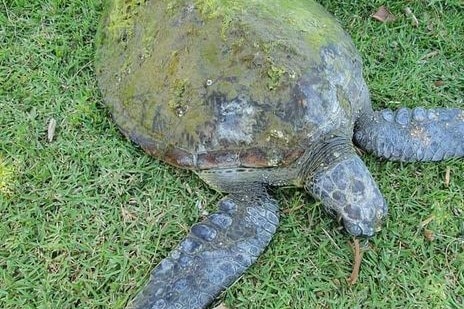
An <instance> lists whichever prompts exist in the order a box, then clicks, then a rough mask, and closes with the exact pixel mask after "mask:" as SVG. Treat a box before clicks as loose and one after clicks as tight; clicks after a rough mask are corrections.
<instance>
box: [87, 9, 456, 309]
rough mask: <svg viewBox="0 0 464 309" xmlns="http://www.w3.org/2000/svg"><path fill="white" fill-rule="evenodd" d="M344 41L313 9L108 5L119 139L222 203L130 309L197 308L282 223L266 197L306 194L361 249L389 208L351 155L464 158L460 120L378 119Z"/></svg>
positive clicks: (449, 114)
mask: <svg viewBox="0 0 464 309" xmlns="http://www.w3.org/2000/svg"><path fill="white" fill-rule="evenodd" d="M361 67H362V64H361V59H360V56H359V55H358V52H357V51H356V49H355V47H354V45H353V43H352V41H351V39H350V38H349V36H348V35H347V34H346V33H345V32H344V31H343V30H342V28H341V27H340V26H339V24H338V23H337V22H336V20H335V19H334V18H333V17H332V16H331V15H330V14H329V13H327V12H326V11H325V10H324V9H323V8H322V7H321V6H320V5H318V4H317V3H315V2H313V1H310V0H266V1H259V0H157V1H150V0H148V1H143V0H139V1H127V0H114V1H110V4H109V6H108V8H107V9H106V13H105V15H104V18H103V22H102V26H101V28H100V31H99V36H98V39H97V58H96V74H97V77H98V81H99V86H100V88H101V90H102V94H103V99H104V101H105V103H106V104H107V105H108V106H109V108H110V111H111V114H112V116H113V119H114V120H115V122H116V123H117V125H118V126H119V127H120V129H121V130H122V132H123V133H124V134H125V135H126V136H127V137H128V138H130V139H131V140H132V141H134V142H135V143H136V144H138V145H140V146H141V147H142V148H143V149H144V150H145V151H146V152H147V153H149V154H151V155H153V156H154V157H156V158H158V159H160V160H163V161H165V162H167V163H169V164H172V165H174V166H177V167H180V168H184V169H189V170H192V171H194V172H195V173H196V174H197V175H198V176H199V177H200V178H201V179H203V180H204V181H205V182H206V183H207V184H209V185H210V186H211V187H212V188H214V189H216V190H219V191H221V192H224V193H225V194H226V195H225V197H224V198H223V199H221V200H220V201H219V203H218V210H217V212H215V213H213V214H211V215H209V216H208V217H207V218H206V219H205V220H204V221H203V222H201V223H198V224H195V225H194V226H193V227H192V228H191V231H190V233H189V234H188V235H187V237H186V238H185V239H184V240H183V241H182V242H181V243H180V244H179V246H178V247H177V248H176V249H174V250H173V251H172V252H171V253H170V255H169V256H168V257H166V258H165V259H164V260H162V261H161V262H160V263H159V265H158V266H156V268H155V269H154V270H153V272H152V275H151V277H150V280H149V282H148V285H147V286H146V287H145V289H144V290H143V291H142V292H141V293H140V294H139V296H138V297H136V299H135V301H134V302H133V304H132V305H133V306H134V307H136V308H204V307H205V306H207V305H208V304H209V303H210V302H211V301H212V300H213V299H214V298H215V296H216V295H217V294H218V293H219V292H220V291H221V290H223V289H224V288H226V287H227V286H229V285H230V284H231V283H232V282H233V281H234V280H236V279H237V278H238V277H239V276H240V275H241V274H242V273H243V272H244V271H245V270H246V269H247V268H248V267H249V266H250V265H251V264H252V263H253V262H254V261H256V259H257V258H258V256H259V255H260V254H261V253H262V252H263V250H264V249H265V247H266V245H267V244H268V243H269V241H270V240H271V238H272V236H273V234H274V233H275V232H276V229H277V225H278V223H279V214H278V203H277V201H276V200H275V199H273V198H272V197H271V196H270V195H269V194H268V190H267V188H268V187H269V186H297V187H303V188H304V189H305V190H306V191H307V192H308V193H309V194H311V195H312V196H314V197H315V198H317V199H320V200H321V201H322V203H323V205H324V206H325V208H326V209H327V210H329V212H331V213H333V214H335V215H336V216H337V217H338V218H340V219H341V221H342V222H343V224H344V226H345V228H346V230H347V231H348V232H349V233H350V234H352V235H355V236H372V235H373V234H374V233H375V231H376V230H377V229H378V228H379V226H380V222H381V221H382V219H383V218H384V217H385V215H386V213H387V203H386V202H385V200H384V198H383V197H382V195H381V193H380V191H379V189H378V187H377V185H376V183H375V181H374V180H373V178H372V176H371V175H370V173H369V171H368V170H367V168H366V166H365V165H364V163H363V162H362V161H361V159H360V158H359V156H358V155H357V153H356V152H355V150H354V146H353V142H354V144H356V145H357V146H358V147H360V148H362V149H364V150H367V151H369V152H372V153H374V154H375V155H377V156H379V157H382V158H386V159H391V160H397V161H436V160H442V159H446V158H451V157H462V156H464V111H462V110H459V109H445V108H435V109H428V110H427V109H424V108H421V107H417V108H414V109H407V108H401V109H399V110H396V111H391V110H382V111H373V109H372V107H371V102H370V99H369V92H368V89H367V87H366V84H365V82H364V80H363V77H362V72H361Z"/></svg>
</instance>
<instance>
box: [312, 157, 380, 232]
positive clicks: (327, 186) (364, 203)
mask: <svg viewBox="0 0 464 309" xmlns="http://www.w3.org/2000/svg"><path fill="white" fill-rule="evenodd" d="M305 188H306V190H307V191H308V192H309V193H311V194H312V195H313V196H314V197H316V198H318V199H320V200H321V201H322V203H323V204H324V207H325V208H326V209H327V210H328V211H329V212H330V213H333V214H335V215H336V216H338V217H340V218H341V219H342V220H343V224H344V225H345V229H346V230H347V231H348V233H350V234H352V235H355V236H361V235H362V236H373V235H374V233H375V232H376V231H378V229H379V228H380V223H381V222H382V219H383V218H384V217H385V216H386V214H387V203H386V202H385V199H384V198H383V196H382V194H381V193H380V191H379V188H378V187H377V184H376V183H375V181H374V179H373V178H372V176H371V174H370V173H369V171H368V169H367V167H366V165H365V164H364V162H362V161H361V159H360V158H359V157H358V156H357V155H354V154H353V155H351V156H348V157H347V158H346V159H344V160H342V161H340V162H336V163H334V164H332V165H331V166H329V167H328V168H324V169H321V170H320V171H317V172H316V173H315V176H314V177H311V178H310V180H309V181H308V182H307V183H306V185H305Z"/></svg>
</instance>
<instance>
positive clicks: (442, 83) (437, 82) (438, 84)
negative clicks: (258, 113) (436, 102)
mask: <svg viewBox="0 0 464 309" xmlns="http://www.w3.org/2000/svg"><path fill="white" fill-rule="evenodd" d="M433 84H434V85H435V87H441V86H443V85H444V84H445V82H444V81H442V80H436V81H435V82H434V83H433Z"/></svg>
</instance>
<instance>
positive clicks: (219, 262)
mask: <svg viewBox="0 0 464 309" xmlns="http://www.w3.org/2000/svg"><path fill="white" fill-rule="evenodd" d="M250 187H251V188H250ZM250 187H247V188H244V191H242V192H238V193H234V194H230V195H229V196H227V197H225V198H223V199H222V200H221V201H220V202H219V204H218V206H219V211H217V212H215V213H213V214H211V215H210V216H208V218H207V219H206V220H204V221H203V222H201V223H198V224H196V225H194V226H193V227H192V229H191V231H190V233H189V234H188V236H187V237H186V238H185V239H184V240H183V241H182V242H181V243H180V244H179V246H178V247H177V248H176V249H175V250H173V251H172V252H171V253H170V255H169V256H168V257H166V258H165V259H164V260H162V261H161V263H160V264H158V266H156V268H155V269H154V270H153V271H152V273H151V276H150V279H149V282H148V284H147V285H146V286H145V288H144V289H143V290H142V292H141V293H140V294H139V295H138V296H137V297H136V298H135V300H134V301H133V303H132V304H131V305H130V306H129V307H132V308H153V309H157V308H159V309H171V308H205V307H206V306H207V305H208V304H209V303H211V301H213V300H214V298H215V297H216V296H217V295H218V294H219V293H220V292H221V291H222V290H224V289H225V288H226V287H228V286H230V285H231V284H232V283H233V282H234V281H235V280H237V279H238V278H239V277H240V276H241V275H242V274H243V273H244V272H245V270H246V269H247V268H248V267H249V266H250V265H251V264H253V263H254V262H255V261H256V259H257V258H258V256H259V255H260V254H261V253H262V252H263V251H264V249H265V248H266V246H267V244H268V243H269V242H270V240H271V238H272V236H273V234H274V233H275V231H276V229H277V225H278V222H279V218H278V208H277V203H276V201H275V200H274V199H272V198H271V197H270V196H269V195H268V194H267V192H266V191H265V190H264V188H262V187H261V186H250Z"/></svg>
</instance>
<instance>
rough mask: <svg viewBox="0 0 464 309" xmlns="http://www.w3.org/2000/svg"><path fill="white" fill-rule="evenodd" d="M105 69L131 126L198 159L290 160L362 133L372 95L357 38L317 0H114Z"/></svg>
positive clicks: (107, 21) (156, 148)
mask: <svg viewBox="0 0 464 309" xmlns="http://www.w3.org/2000/svg"><path fill="white" fill-rule="evenodd" d="M96 74H97V77H98V81H99V86H100V88H101V90H102V94H103V99H104V101H105V103H106V104H107V105H108V106H109V108H110V112H111V114H112V116H113V118H114V120H115V121H116V123H117V124H118V126H119V127H120V128H121V130H122V131H123V132H124V134H125V135H126V136H128V137H129V138H130V139H131V140H133V141H134V142H136V143H137V144H139V145H140V146H141V147H142V148H143V149H144V150H145V151H147V152H148V153H150V154H152V155H154V156H156V157H158V158H160V159H162V160H164V161H167V162H168V163H171V164H173V165H176V166H179V167H183V168H189V169H209V168H223V167H275V166H288V165H289V164H291V163H292V162H294V161H295V160H297V159H298V158H299V157H300V156H301V155H302V153H304V151H305V150H306V149H307V148H308V147H310V146H311V144H312V143H317V142H318V141H319V139H320V138H321V137H322V136H324V135H326V134H330V133H332V132H334V131H337V132H339V134H346V135H347V136H350V137H351V135H352V129H353V122H354V119H353V118H354V114H355V113H356V112H357V110H359V108H360V107H359V105H360V103H359V101H360V100H359V98H360V97H363V96H365V94H366V93H367V90H366V87H365V84H364V82H363V80H362V76H361V61H360V58H359V56H358V54H357V52H356V49H355V48H354V46H353V44H352V42H351V40H350V38H349V37H348V36H347V35H346V34H345V32H344V31H343V30H342V29H341V27H340V26H339V25H338V23H337V22H336V20H335V19H334V18H333V17H332V16H331V15H329V14H328V13H326V12H325V10H324V9H323V8H322V7H321V6H319V5H318V4H317V3H314V2H311V1H308V0H293V1H288V0H286V1H284V0H280V1H279V0H272V1H271V0H269V1H249V0H234V1H226V0H208V1H206V0H203V1H202V0H197V1H185V0H179V1H173V0H171V1H168V0H158V1H126V0H117V1H111V3H110V4H109V6H108V8H107V9H106V12H105V15H104V19H103V23H102V25H101V28H100V30H99V36H98V40H97V57H96Z"/></svg>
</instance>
